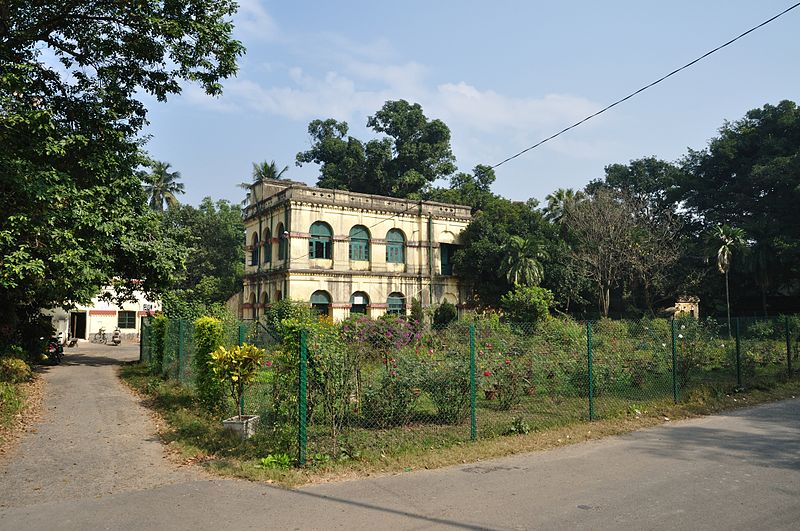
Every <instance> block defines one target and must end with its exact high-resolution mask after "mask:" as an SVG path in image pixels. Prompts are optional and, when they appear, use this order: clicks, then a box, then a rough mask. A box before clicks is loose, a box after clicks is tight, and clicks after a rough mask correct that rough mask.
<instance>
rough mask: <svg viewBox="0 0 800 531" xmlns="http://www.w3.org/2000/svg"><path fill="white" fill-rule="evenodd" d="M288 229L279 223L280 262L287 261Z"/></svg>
mask: <svg viewBox="0 0 800 531" xmlns="http://www.w3.org/2000/svg"><path fill="white" fill-rule="evenodd" d="M285 232H286V229H284V228H283V223H278V260H286V244H287V242H286V234H285Z"/></svg>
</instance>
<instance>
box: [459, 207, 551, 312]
mask: <svg viewBox="0 0 800 531" xmlns="http://www.w3.org/2000/svg"><path fill="white" fill-rule="evenodd" d="M556 235H557V233H556V231H555V229H553V227H551V226H550V225H549V224H548V223H547V222H546V221H545V219H544V217H543V215H542V213H541V212H539V211H537V210H536V209H535V208H532V207H531V205H528V204H524V203H520V202H514V201H509V200H508V199H503V198H500V197H495V198H492V199H490V200H487V201H486V203H485V206H484V210H481V211H479V212H477V213H475V214H474V216H473V218H472V221H471V222H470V224H469V225H468V226H467V228H466V229H465V230H464V231H463V232H462V234H461V241H462V242H463V247H462V248H461V249H459V250H458V251H456V253H455V255H454V256H453V268H454V272H455V273H456V274H457V275H458V276H459V277H460V278H462V279H463V280H464V281H465V283H466V284H467V285H468V286H469V287H470V288H471V290H472V292H473V295H474V297H475V299H476V300H478V301H479V302H480V304H481V305H482V306H489V307H497V305H499V303H500V297H501V296H502V295H503V294H504V293H506V292H507V291H508V290H509V289H511V288H513V284H509V282H508V279H507V277H506V275H505V272H506V269H504V267H503V257H504V248H505V247H506V245H507V243H508V241H509V240H510V239H511V237H512V236H516V237H519V238H522V239H523V240H524V241H527V240H530V241H543V242H547V243H546V247H547V255H548V257H549V258H550V259H551V260H556V259H558V258H559V256H558V255H557V254H553V253H551V252H550V246H551V243H550V242H551V241H552V240H553V239H554V238H555V237H556ZM541 265H542V267H543V269H544V271H545V272H547V271H548V267H549V266H548V261H547V260H544V259H542V262H541Z"/></svg>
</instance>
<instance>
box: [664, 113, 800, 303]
mask: <svg viewBox="0 0 800 531" xmlns="http://www.w3.org/2000/svg"><path fill="white" fill-rule="evenodd" d="M682 166H683V170H684V175H683V177H682V178H681V179H679V180H678V182H677V183H676V186H675V188H674V189H673V190H672V191H671V193H672V195H673V198H674V200H675V201H676V202H677V201H680V202H681V204H682V205H683V208H684V209H686V211H687V216H690V217H691V219H692V220H694V221H695V223H694V224H693V225H692V227H691V229H692V232H693V233H694V234H701V233H702V232H703V231H704V230H707V229H709V228H713V227H715V226H717V225H726V224H727V225H730V226H734V227H738V228H740V229H742V230H743V231H744V233H746V234H747V240H748V245H749V247H750V248H751V249H752V251H753V252H751V253H750V254H749V255H748V256H742V255H740V256H739V258H738V259H737V258H736V256H735V255H734V257H733V260H734V264H733V267H732V268H731V274H732V275H733V278H732V279H731V284H732V285H734V286H737V292H739V293H738V295H739V298H740V299H748V298H749V299H750V301H751V302H750V304H751V305H752V306H753V309H755V308H757V307H759V306H760V307H761V308H760V309H761V310H762V311H765V312H766V311H768V309H769V307H768V306H767V305H768V304H769V300H768V299H769V297H770V296H772V297H775V296H776V295H781V296H782V297H785V296H786V295H787V294H791V296H793V297H797V295H798V293H800V292H799V291H798V282H797V279H798V278H800V265H799V264H800V260H798V258H800V225H798V223H797V222H796V219H797V203H798V198H800V195H799V194H800V191H799V189H798V184H799V183H800V178H799V177H798V176H800V108H798V106H797V104H796V103H795V102H792V101H788V100H784V101H781V102H780V103H778V104H777V105H770V104H766V105H764V106H763V107H761V108H757V109H753V110H750V111H748V112H747V113H746V114H745V116H744V117H743V118H741V119H740V120H735V121H731V122H726V123H725V124H723V126H722V127H721V128H720V130H719V134H718V136H716V137H714V138H712V139H711V141H710V142H709V143H708V146H707V147H706V148H704V149H701V150H697V151H695V150H689V153H688V155H687V156H686V157H685V159H684V160H683V164H682ZM704 265H705V264H703V263H702V262H701V263H698V264H697V265H696V267H698V268H702V267H703V266H704ZM715 288H716V289H715ZM704 291H705V293H699V295H700V297H701V298H702V299H713V300H716V301H722V300H723V297H722V290H721V289H719V288H717V287H716V286H713V285H712V286H708V287H706V288H705V290H704ZM782 297H781V298H782ZM795 308H796V307H795ZM743 310H744V308H742V307H740V308H739V311H743Z"/></svg>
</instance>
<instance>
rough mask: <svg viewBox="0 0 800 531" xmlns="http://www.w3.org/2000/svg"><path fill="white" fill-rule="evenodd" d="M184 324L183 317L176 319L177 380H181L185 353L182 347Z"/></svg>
mask: <svg viewBox="0 0 800 531" xmlns="http://www.w3.org/2000/svg"><path fill="white" fill-rule="evenodd" d="M185 325H186V321H184V320H183V319H180V320H178V370H177V371H176V372H177V376H178V381H179V382H180V381H182V380H181V374H182V373H183V357H184V355H185V350H184V348H183V336H184V332H185V328H186V327H185Z"/></svg>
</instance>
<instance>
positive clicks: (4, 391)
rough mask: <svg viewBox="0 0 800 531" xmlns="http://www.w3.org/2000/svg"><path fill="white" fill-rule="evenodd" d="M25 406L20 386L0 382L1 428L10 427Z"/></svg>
mask: <svg viewBox="0 0 800 531" xmlns="http://www.w3.org/2000/svg"><path fill="white" fill-rule="evenodd" d="M24 405H25V401H24V397H23V396H22V393H21V391H20V388H19V386H18V385H15V384H12V383H6V382H4V381H2V380H0V428H3V427H6V426H8V425H10V424H11V423H12V421H13V420H14V418H15V416H16V415H17V413H18V412H19V411H20V410H21V409H22V408H23V407H24Z"/></svg>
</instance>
